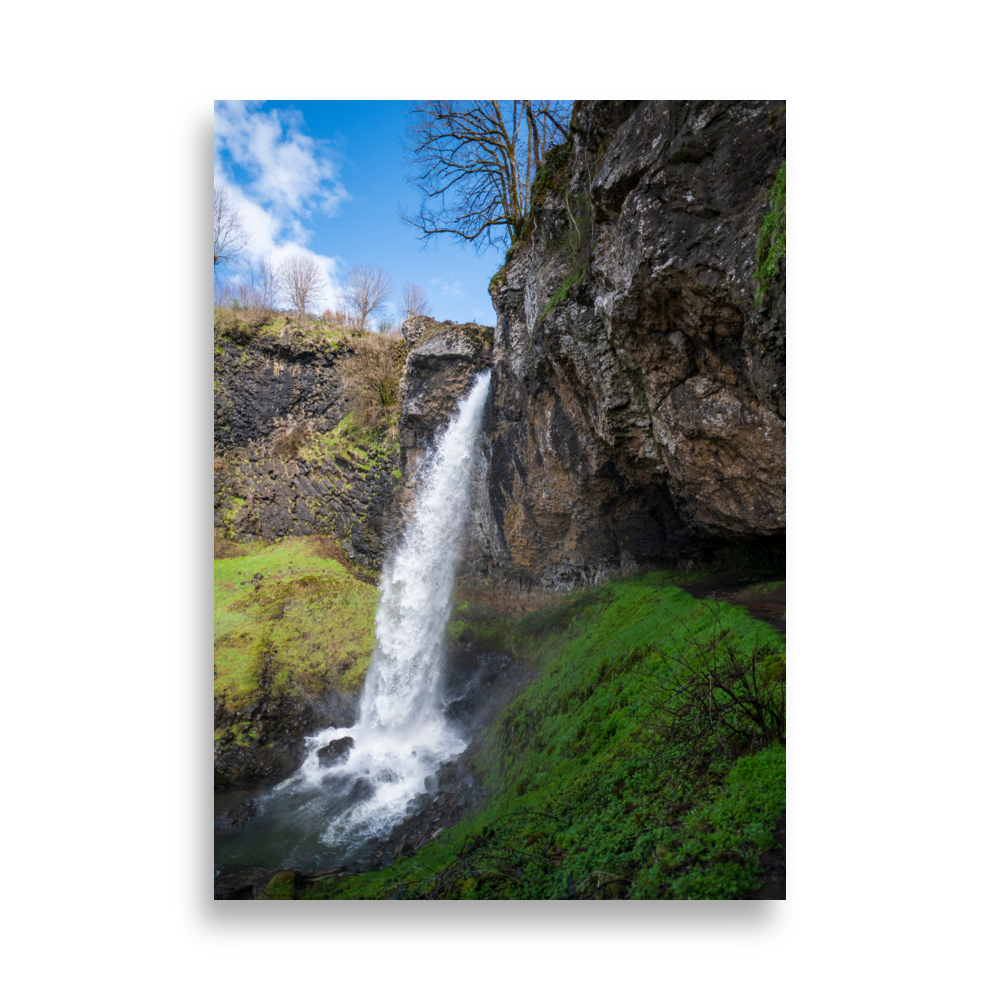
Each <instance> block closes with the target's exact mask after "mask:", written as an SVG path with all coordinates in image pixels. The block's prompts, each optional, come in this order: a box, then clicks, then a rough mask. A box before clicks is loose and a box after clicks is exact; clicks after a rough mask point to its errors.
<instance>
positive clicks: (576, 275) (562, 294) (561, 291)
mask: <svg viewBox="0 0 1000 1000" xmlns="http://www.w3.org/2000/svg"><path fill="white" fill-rule="evenodd" d="M586 270H587V269H586V265H584V264H582V263H580V264H578V265H577V268H576V270H575V271H573V273H572V274H570V275H569V276H568V277H567V278H566V280H565V281H564V282H563V283H562V284H561V285H560V286H559V288H558V289H557V290H556V292H555V293H554V294H553V296H552V297H551V298H550V299H549V301H548V302H547V303H546V304H545V308H544V309H543V310H542V314H541V315H540V316H539V317H538V319H537V320H536V321H535V323H536V325H537V324H538V323H540V322H541V321H542V320H543V319H544V318H545V315H546V313H548V312H549V311H550V310H552V309H555V307H556V306H558V305H559V304H560V303H562V302H565V301H566V298H567V297H568V296H569V290H570V289H571V288H572V287H573V286H574V285H575V284H576V283H577V282H578V281H579V280H580V279H581V278H582V277H583V276H584V274H585V273H586Z"/></svg>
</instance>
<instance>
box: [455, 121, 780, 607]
mask: <svg viewBox="0 0 1000 1000" xmlns="http://www.w3.org/2000/svg"><path fill="white" fill-rule="evenodd" d="M784 156H785V124H784V108H783V104H782V102H774V101H721V102H697V101H694V102H658V101H650V102H581V103H579V104H578V105H577V106H576V108H575V109H574V116H573V128H572V135H571V140H570V144H569V146H568V147H567V148H565V149H562V150H560V151H558V152H557V153H556V154H555V155H552V154H550V160H549V168H548V171H547V174H548V176H547V177H540V178H539V181H538V182H537V183H536V185H535V191H534V193H533V209H532V228H531V235H530V237H529V238H527V239H526V240H523V241H522V242H521V243H519V244H518V245H517V246H516V247H515V248H514V250H513V252H512V254H511V255H510V260H509V263H508V264H507V265H506V266H505V267H504V268H503V269H502V270H501V272H500V274H499V275H498V276H497V277H496V278H495V279H494V282H493V284H492V286H491V292H492V295H493V301H494V306H495V308H496V311H497V319H498V323H497V328H496V333H495V343H494V350H493V393H492V405H491V406H490V408H489V412H488V415H487V421H486V434H487V436H488V438H489V440H490V455H489V470H488V475H487V479H486V483H485V485H484V487H483V488H482V489H481V490H480V491H479V495H478V497H477V500H476V505H475V509H474V517H473V520H474V522H475V523H474V527H473V532H472V539H471V544H470V551H469V556H468V559H467V561H466V565H465V576H466V578H467V579H471V580H476V581H483V580H487V581H489V582H494V583H505V582H506V583H507V584H508V585H511V584H514V585H517V586H519V587H523V588H526V589H532V588H537V587H539V586H540V587H541V588H543V589H562V588H566V587H571V586H575V585H577V584H579V583H593V582H596V581H598V580H600V579H602V578H603V577H605V576H607V575H609V574H611V573H614V572H617V571H619V570H621V569H628V568H631V567H632V566H634V565H641V564H644V563H646V564H649V563H659V562H662V561H664V560H667V559H671V558H689V557H701V556H704V555H705V554H707V553H710V552H711V551H712V550H713V549H715V548H718V547H720V546H726V545H732V544H735V543H751V544H753V543H761V542H767V541H768V540H770V541H771V542H775V543H779V544H780V541H781V540H782V539H783V535H784V524H785V448H784V430H785V382H784V356H785V307H784V271H783V269H781V270H780V272H779V274H778V276H777V277H776V279H775V280H774V281H772V284H771V291H770V294H769V295H767V296H765V297H764V300H763V301H762V303H761V307H760V308H758V307H757V306H755V304H754V299H755V295H756V293H757V287H756V285H755V284H754V282H753V280H752V277H751V275H752V273H753V270H754V253H755V249H756V244H757V238H758V234H759V231H760V227H761V223H762V220H763V218H764V214H765V211H766V209H767V192H768V189H769V188H770V186H771V184H772V182H773V181H774V178H775V175H776V173H777V171H778V169H779V167H780V166H781V164H782V162H783V160H784Z"/></svg>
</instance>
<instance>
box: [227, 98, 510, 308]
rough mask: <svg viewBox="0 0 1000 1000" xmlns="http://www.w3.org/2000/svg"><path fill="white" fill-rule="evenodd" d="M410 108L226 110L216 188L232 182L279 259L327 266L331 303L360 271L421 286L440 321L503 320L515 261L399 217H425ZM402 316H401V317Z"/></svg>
mask: <svg viewBox="0 0 1000 1000" xmlns="http://www.w3.org/2000/svg"><path fill="white" fill-rule="evenodd" d="M407 106H408V105H407V102H406V101H217V102H216V105H215V181H216V184H218V183H220V182H224V183H225V184H227V185H228V187H229V189H230V192H231V193H232V195H233V197H234V199H235V200H236V202H237V204H238V206H239V208H240V211H241V214H242V216H243V219H244V222H245V224H246V225H247V228H248V229H249V230H250V232H251V234H252V236H253V248H254V250H255V252H257V253H260V254H271V255H272V257H273V258H274V259H275V260H278V259H280V257H281V256H282V255H283V254H285V253H289V252H294V251H305V252H307V253H310V254H312V255H314V256H315V257H316V258H317V259H318V260H319V261H320V263H321V264H322V265H323V267H324V269H325V271H326V273H327V275H328V277H329V280H330V288H329V301H328V302H327V304H328V305H334V304H335V303H334V298H335V296H336V295H337V293H338V291H339V289H340V287H341V286H342V284H343V281H344V276H345V274H346V273H347V271H349V270H350V269H351V268H352V267H354V266H355V265H358V264H377V265H380V266H382V267H384V268H385V269H386V270H387V271H388V272H389V274H390V275H391V276H392V277H393V279H394V281H395V283H396V285H397V287H400V286H402V284H403V283H404V282H407V281H409V282H413V283H414V284H417V285H420V286H421V287H422V288H423V289H424V291H425V292H426V293H427V298H428V300H429V302H430V310H429V311H430V314H431V315H432V316H434V317H436V318H437V319H450V320H454V321H455V322H459V323H461V322H468V321H472V320H475V321H477V322H480V323H485V324H487V325H489V326H492V325H493V324H494V323H495V322H496V316H495V314H494V312H493V305H492V303H491V301H490V296H489V293H488V291H487V287H488V285H489V280H490V277H491V276H492V275H493V273H494V272H495V271H496V270H497V268H498V267H499V266H500V264H501V262H502V259H503V256H502V253H500V252H498V251H496V250H490V249H486V250H485V251H484V252H483V253H482V254H478V255H477V254H476V252H475V251H474V250H473V249H472V247H471V246H469V245H467V244H464V245H457V244H455V243H453V242H451V241H450V240H447V239H445V238H441V237H439V238H437V240H436V241H435V242H429V241H424V240H421V239H419V238H418V230H416V229H414V228H413V227H412V226H408V225H406V224H405V223H404V222H402V220H401V219H400V218H399V217H398V215H397V209H400V208H402V209H415V208H416V207H417V206H418V204H419V198H418V195H417V192H416V190H415V189H414V188H413V187H411V186H410V185H409V184H407V182H406V176H407V167H406V164H405V162H404V155H405V154H404V151H403V148H402V139H403V135H404V131H405V129H406V124H407V114H406V111H407ZM394 311H395V312H396V314H397V315H398V310H394Z"/></svg>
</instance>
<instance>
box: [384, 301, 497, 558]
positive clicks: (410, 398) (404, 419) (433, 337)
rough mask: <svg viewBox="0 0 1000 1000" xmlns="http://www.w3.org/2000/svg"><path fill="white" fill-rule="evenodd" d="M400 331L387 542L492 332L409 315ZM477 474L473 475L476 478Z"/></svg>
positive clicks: (395, 535)
mask: <svg viewBox="0 0 1000 1000" xmlns="http://www.w3.org/2000/svg"><path fill="white" fill-rule="evenodd" d="M402 332H403V336H404V337H405V338H406V341H407V343H408V344H409V345H410V350H409V353H408V354H407V356H406V371H405V373H404V375H403V379H402V383H401V386H400V391H401V395H402V413H401V419H400V453H399V468H400V470H401V472H402V483H401V488H400V491H399V502H398V506H397V507H396V508H395V509H394V514H395V515H396V516H395V518H394V519H393V521H392V528H391V530H390V531H389V532H388V537H389V538H390V539H391V540H392V542H396V541H398V539H399V538H400V537H401V535H400V531H401V530H402V519H403V517H404V516H405V513H406V512H407V511H408V510H409V509H410V507H411V505H412V503H413V497H414V491H415V489H417V488H418V487H419V478H420V466H421V462H422V461H423V458H424V456H425V455H426V453H427V450H428V448H429V447H430V446H431V445H432V444H433V443H434V439H435V437H436V436H437V434H438V433H439V432H440V431H441V430H443V429H444V427H446V426H447V424H448V421H449V420H450V419H451V417H452V416H453V415H454V414H455V412H456V411H457V410H458V404H459V401H460V400H461V399H462V397H463V396H464V395H465V394H466V393H467V392H468V391H469V389H470V388H471V387H472V381H473V379H474V378H475V376H476V375H477V374H478V373H479V372H481V371H483V369H485V368H487V367H489V365H490V363H491V361H492V357H493V328H492V327H489V326H479V325H477V324H476V323H463V324H457V323H452V322H450V321H449V320H445V321H443V322H438V321H437V320H433V319H431V318H430V317H428V316H414V317H411V318H410V319H407V320H405V321H404V322H403V325H402ZM482 471H483V470H482V469H479V470H476V475H477V476H479V478H482Z"/></svg>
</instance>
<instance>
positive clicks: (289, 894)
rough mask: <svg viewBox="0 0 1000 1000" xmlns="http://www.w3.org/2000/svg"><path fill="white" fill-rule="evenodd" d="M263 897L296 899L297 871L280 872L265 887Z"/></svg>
mask: <svg viewBox="0 0 1000 1000" xmlns="http://www.w3.org/2000/svg"><path fill="white" fill-rule="evenodd" d="M260 898H261V899H295V873H294V872H278V874H277V875H275V876H274V878H272V879H271V881H270V882H268V883H267V885H266V886H265V887H264V889H263V890H262V892H261V894H260Z"/></svg>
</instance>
